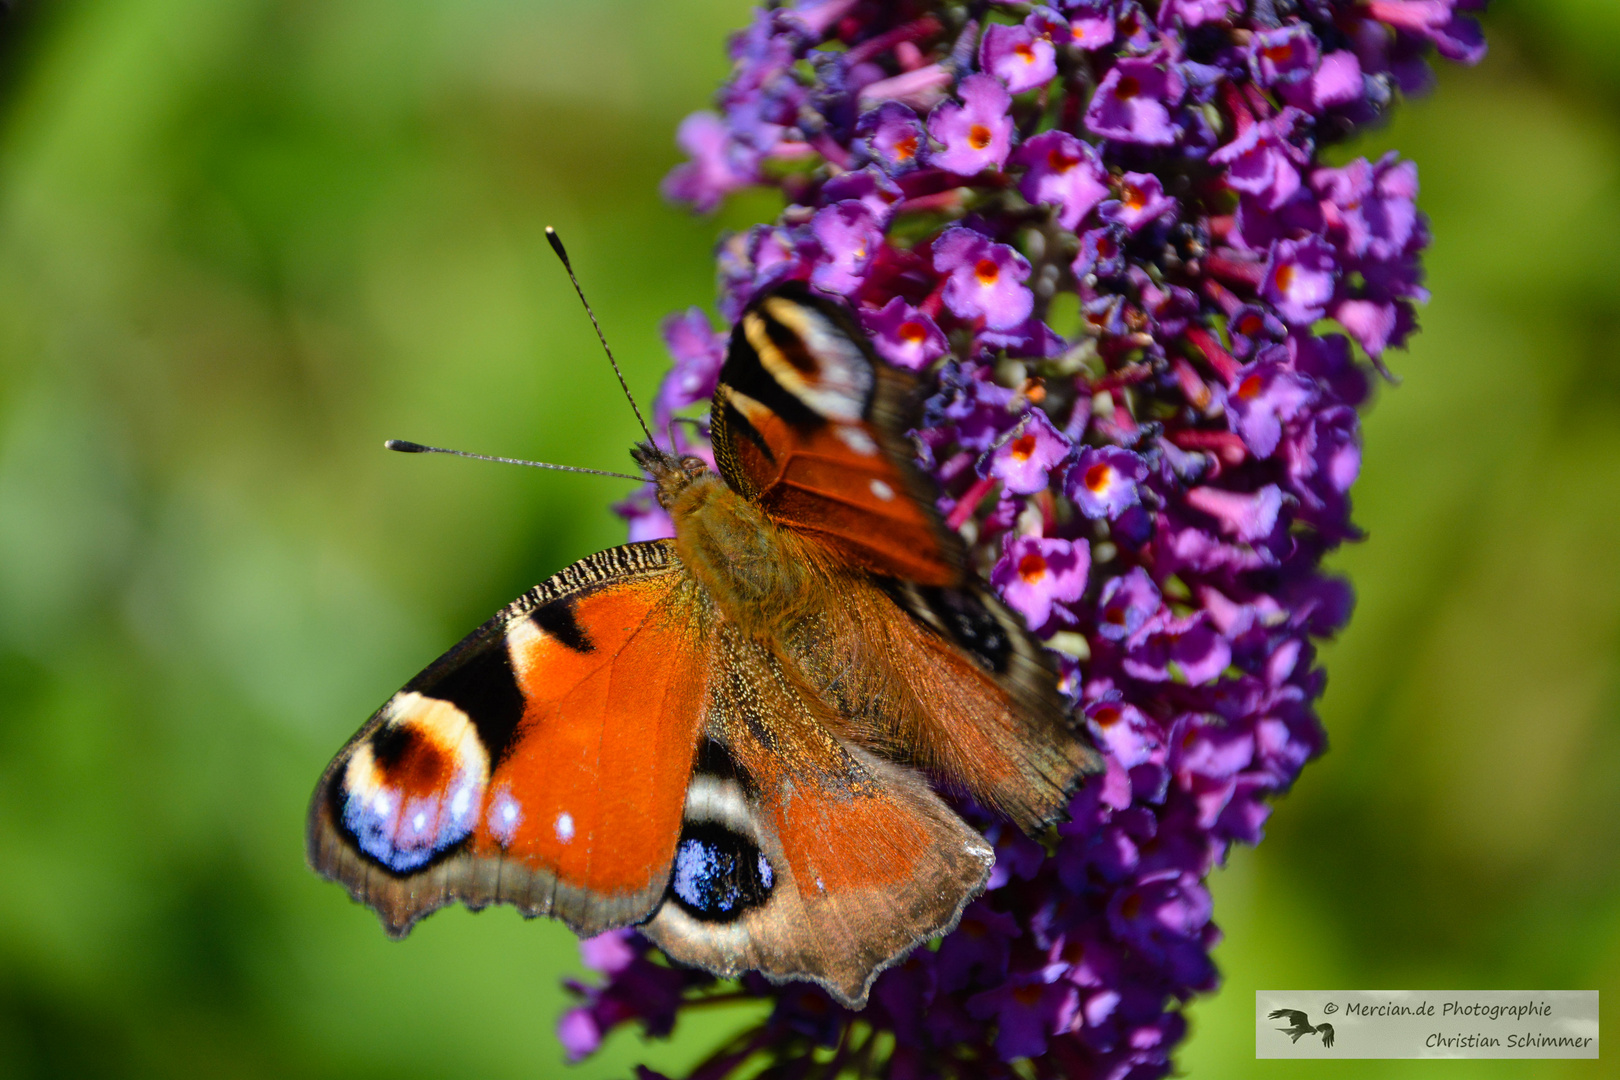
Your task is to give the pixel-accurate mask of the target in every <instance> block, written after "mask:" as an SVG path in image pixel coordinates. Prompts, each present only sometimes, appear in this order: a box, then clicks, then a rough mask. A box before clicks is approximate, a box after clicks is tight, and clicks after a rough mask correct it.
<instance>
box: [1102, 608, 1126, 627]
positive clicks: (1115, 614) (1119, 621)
mask: <svg viewBox="0 0 1620 1080" xmlns="http://www.w3.org/2000/svg"><path fill="white" fill-rule="evenodd" d="M1103 619H1104V620H1105V621H1107V622H1108V623H1109V624H1110V625H1112V626H1124V625H1125V609H1124V608H1122V607H1120V606H1119V605H1118V604H1110V605H1108V607H1107V609H1106V610H1104V611H1103Z"/></svg>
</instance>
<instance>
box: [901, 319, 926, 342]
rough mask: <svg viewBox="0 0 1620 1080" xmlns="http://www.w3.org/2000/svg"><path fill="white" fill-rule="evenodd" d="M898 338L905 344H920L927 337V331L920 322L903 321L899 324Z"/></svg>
mask: <svg viewBox="0 0 1620 1080" xmlns="http://www.w3.org/2000/svg"><path fill="white" fill-rule="evenodd" d="M899 333H900V340H901V341H903V342H905V343H906V344H907V345H921V344H922V343H923V342H924V341H926V340H927V339H928V331H927V330H924V329H923V324H922V323H920V322H903V323H901V324H900V331H899Z"/></svg>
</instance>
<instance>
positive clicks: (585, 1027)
mask: <svg viewBox="0 0 1620 1080" xmlns="http://www.w3.org/2000/svg"><path fill="white" fill-rule="evenodd" d="M557 1041H558V1042H560V1043H562V1048H563V1051H564V1053H566V1054H567V1055H568V1060H569V1061H583V1060H584V1059H585V1058H587V1057H590V1056H591V1055H592V1054H594V1053H595V1052H596V1048H597V1047H599V1046H601V1045H602V1031H601V1029H600V1028H598V1027H597V1026H596V1017H594V1016H592V1015H591V1010H590V1009H588V1008H584V1007H580V1008H574V1009H569V1010H568V1011H567V1012H565V1013H563V1014H562V1019H561V1020H558V1021H557Z"/></svg>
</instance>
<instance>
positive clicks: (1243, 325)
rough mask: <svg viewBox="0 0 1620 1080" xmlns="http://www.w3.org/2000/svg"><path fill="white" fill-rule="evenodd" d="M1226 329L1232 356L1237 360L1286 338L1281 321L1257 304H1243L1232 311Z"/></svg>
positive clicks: (1284, 328) (1284, 327) (1286, 329)
mask: <svg viewBox="0 0 1620 1080" xmlns="http://www.w3.org/2000/svg"><path fill="white" fill-rule="evenodd" d="M1226 328H1227V332H1228V333H1229V334H1230V336H1231V338H1232V355H1233V356H1235V357H1237V358H1238V359H1239V360H1243V359H1247V358H1248V357H1249V356H1250V355H1251V354H1253V353H1254V352H1255V351H1256V350H1257V349H1259V348H1261V347H1262V346H1265V345H1269V344H1273V343H1275V342H1279V341H1281V340H1282V339H1283V338H1285V337H1287V336H1288V327H1286V326H1284V325H1283V323H1282V320H1281V319H1279V318H1277V316H1275V315H1273V314H1272V313H1271V312H1270V310H1268V309H1267V308H1263V307H1260V306H1259V305H1257V304H1244V305H1243V306H1242V307H1239V308H1238V309H1237V310H1236V311H1233V312H1232V314H1231V317H1230V318H1229V319H1228V320H1227V323H1226Z"/></svg>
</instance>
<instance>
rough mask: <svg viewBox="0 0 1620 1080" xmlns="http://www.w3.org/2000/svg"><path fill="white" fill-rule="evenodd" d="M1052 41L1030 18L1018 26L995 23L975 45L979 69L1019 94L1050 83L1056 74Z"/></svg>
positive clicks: (1010, 90) (1012, 92) (1011, 91)
mask: <svg viewBox="0 0 1620 1080" xmlns="http://www.w3.org/2000/svg"><path fill="white" fill-rule="evenodd" d="M1054 56H1055V53H1054V51H1053V48H1052V40H1051V38H1049V37H1047V36H1046V34H1045V33H1043V32H1042V31H1041V29H1040V28H1039V24H1038V23H1037V21H1036V19H1035V18H1034V17H1033V16H1032V17H1030V18H1029V19H1026V20H1025V21H1024V23H1023V24H1022V25H1019V26H1005V25H1003V24H1000V23H996V24H994V25H992V26H988V27H986V28H985V31H984V38H983V40H982V41H981V42H980V44H979V67H981V68H983V69H984V70H985V71H988V72H990V73H991V74H992V75H994V76H996V78H998V79H1000V80H1001V81H1002V82H1003V83H1005V84H1006V86H1007V92H1008V93H1011V94H1022V93H1023V92H1024V91H1025V90H1033V89H1035V88H1036V87H1037V86H1042V85H1045V84H1046V83H1048V82H1051V81H1052V79H1053V77H1054V76H1056V75H1057V62H1056V61H1055V60H1054Z"/></svg>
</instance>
